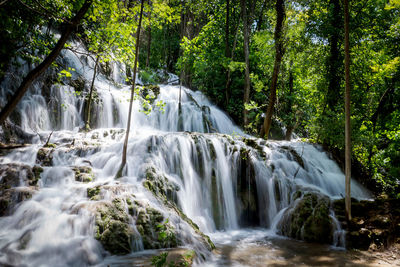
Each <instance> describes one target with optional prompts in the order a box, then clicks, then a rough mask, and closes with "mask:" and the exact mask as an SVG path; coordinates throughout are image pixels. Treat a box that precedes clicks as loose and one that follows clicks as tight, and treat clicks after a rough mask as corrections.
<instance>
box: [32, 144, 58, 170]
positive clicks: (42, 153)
mask: <svg viewBox="0 0 400 267" xmlns="http://www.w3.org/2000/svg"><path fill="white" fill-rule="evenodd" d="M53 152H54V149H53V148H47V147H42V148H40V149H39V150H38V152H37V154H36V163H37V164H39V165H42V166H52V161H53Z"/></svg>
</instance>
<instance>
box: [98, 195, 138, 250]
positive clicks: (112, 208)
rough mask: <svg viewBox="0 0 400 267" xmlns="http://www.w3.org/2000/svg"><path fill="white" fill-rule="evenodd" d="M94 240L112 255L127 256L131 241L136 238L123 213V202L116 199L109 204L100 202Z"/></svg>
mask: <svg viewBox="0 0 400 267" xmlns="http://www.w3.org/2000/svg"><path fill="white" fill-rule="evenodd" d="M95 225H96V226H95V227H96V228H95V230H96V235H95V237H96V239H97V240H99V241H100V243H101V244H102V245H103V247H104V249H106V250H107V251H109V252H110V253H112V254H118V255H123V254H128V253H130V252H131V251H132V241H133V240H134V239H135V238H137V236H136V235H135V231H134V229H133V228H132V225H131V224H130V219H129V215H128V213H127V212H126V211H125V208H124V205H123V200H122V199H119V198H116V199H114V200H113V201H112V202H111V203H109V202H101V204H100V205H98V206H97V209H96V219H95Z"/></svg>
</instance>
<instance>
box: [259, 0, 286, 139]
mask: <svg viewBox="0 0 400 267" xmlns="http://www.w3.org/2000/svg"><path fill="white" fill-rule="evenodd" d="M275 9H276V26H275V36H274V39H275V63H274V71H273V73H272V81H271V88H270V96H269V103H268V107H267V111H266V112H265V119H264V124H263V127H262V128H261V131H260V136H261V137H265V138H266V139H268V135H269V130H270V128H271V122H272V113H273V112H274V106H275V101H276V87H277V84H278V76H279V69H280V67H281V61H282V57H283V54H284V49H283V40H282V27H283V21H284V19H285V3H284V0H277V1H276V5H275Z"/></svg>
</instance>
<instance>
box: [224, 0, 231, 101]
mask: <svg viewBox="0 0 400 267" xmlns="http://www.w3.org/2000/svg"><path fill="white" fill-rule="evenodd" d="M229 9H230V6H229V0H226V18H225V57H227V58H228V57H229V56H230V54H229V12H230V10H229ZM229 76H230V73H229V66H227V68H226V84H227V85H229V82H228V81H229V78H230V77H229ZM228 91H229V88H228V86H225V105H226V106H228V103H229V92H228Z"/></svg>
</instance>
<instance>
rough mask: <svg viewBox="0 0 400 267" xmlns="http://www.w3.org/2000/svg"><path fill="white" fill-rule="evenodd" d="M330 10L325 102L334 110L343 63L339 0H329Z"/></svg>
mask: <svg viewBox="0 0 400 267" xmlns="http://www.w3.org/2000/svg"><path fill="white" fill-rule="evenodd" d="M329 5H330V6H331V7H330V10H329V13H330V14H329V18H330V25H329V26H330V29H331V30H330V33H329V38H328V41H329V49H330V53H329V58H328V66H327V68H328V73H327V79H328V92H327V95H326V104H327V106H328V109H330V110H335V106H336V105H337V104H338V99H339V96H340V81H341V72H340V69H341V66H342V64H343V58H342V56H341V54H340V50H339V47H340V39H341V37H340V35H341V34H340V33H341V29H342V27H343V25H342V20H341V12H340V11H341V10H340V2H339V0H330V1H329Z"/></svg>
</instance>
